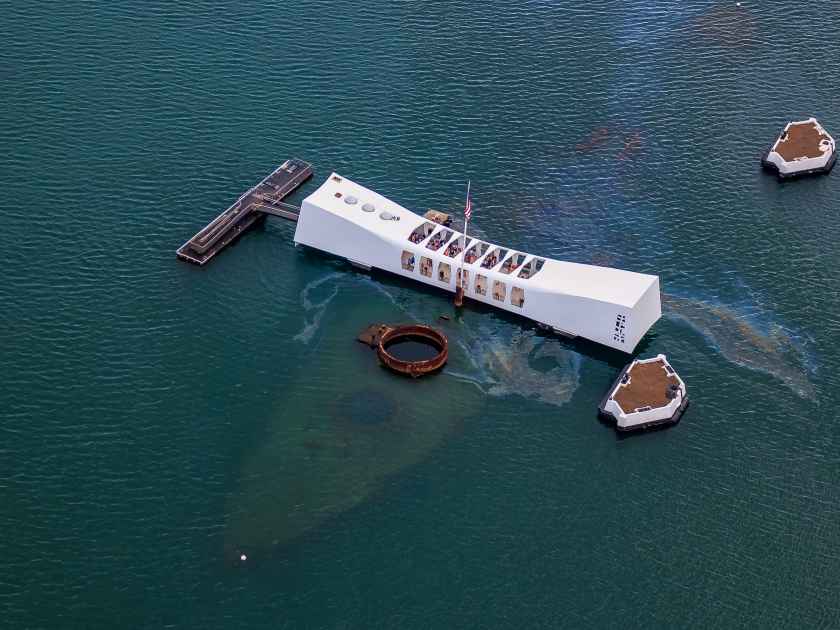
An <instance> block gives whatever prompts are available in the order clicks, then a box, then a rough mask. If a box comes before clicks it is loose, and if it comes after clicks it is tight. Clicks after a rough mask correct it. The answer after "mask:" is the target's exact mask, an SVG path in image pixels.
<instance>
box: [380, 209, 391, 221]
mask: <svg viewBox="0 0 840 630" xmlns="http://www.w3.org/2000/svg"><path fill="white" fill-rule="evenodd" d="M379 218H380V219H382V220H383V221H393V220H394V215H393V214H391V213H390V212H388V211H387V210H385V211H384V212H380V213H379Z"/></svg>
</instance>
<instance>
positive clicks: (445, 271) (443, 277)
mask: <svg viewBox="0 0 840 630" xmlns="http://www.w3.org/2000/svg"><path fill="white" fill-rule="evenodd" d="M451 279H452V269H451V268H450V266H449V263H439V264H438V280H440V281H441V282H445V283H446V284H449V281H450V280H451Z"/></svg>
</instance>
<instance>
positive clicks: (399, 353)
mask: <svg viewBox="0 0 840 630" xmlns="http://www.w3.org/2000/svg"><path fill="white" fill-rule="evenodd" d="M385 350H387V351H388V354H390V355H391V356H393V357H394V358H396V359H399V360H400V361H430V360H431V359H434V358H435V357H436V356H437V355H438V354H440V348H439V347H438V345H437V344H435V343H433V342H432V341H431V340H430V339H427V338H426V337H421V336H418V335H406V336H404V337H399V338H398V339H395V340H394V341H392V342H390V343H388V345H386V346H385Z"/></svg>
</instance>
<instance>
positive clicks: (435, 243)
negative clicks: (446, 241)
mask: <svg viewBox="0 0 840 630" xmlns="http://www.w3.org/2000/svg"><path fill="white" fill-rule="evenodd" d="M441 245H443V239H442V238H441V237H440V236H435V237H434V238H433V239H432V240H431V241H429V244H428V245H426V247H428V248H429V249H431V250H432V251H437V250H439V249H440V246H441Z"/></svg>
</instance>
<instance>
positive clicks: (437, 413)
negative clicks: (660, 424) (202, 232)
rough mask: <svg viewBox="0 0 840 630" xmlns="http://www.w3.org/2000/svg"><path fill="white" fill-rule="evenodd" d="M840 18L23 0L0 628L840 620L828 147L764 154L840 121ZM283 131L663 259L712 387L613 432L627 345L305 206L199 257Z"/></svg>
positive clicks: (344, 163)
mask: <svg viewBox="0 0 840 630" xmlns="http://www.w3.org/2000/svg"><path fill="white" fill-rule="evenodd" d="M839 19H840V13H838V9H837V8H836V7H835V6H833V5H832V4H831V3H822V4H821V5H820V6H819V7H817V6H816V5H815V4H813V3H800V2H792V1H788V0H779V2H775V3H772V6H771V5H770V4H768V3H759V2H751V1H743V2H741V6H740V7H738V6H736V5H735V3H734V2H726V3H723V2H713V1H710V0H700V1H698V2H691V3H687V2H670V1H663V2H655V3H651V2H641V1H639V0H631V1H628V2H608V1H606V0H594V1H592V2H585V3H571V2H560V1H558V2H544V1H527V2H520V3H510V2H496V1H493V0H491V1H489V2H482V3H476V2H466V1H464V0H454V1H449V2H425V3H416V2H368V3H357V2H345V1H343V0H336V1H335V2H331V3H324V2H299V3H260V2H208V3H197V2H180V3H173V2H146V3H127V2H121V1H116V2H109V3H96V2H90V3H42V4H36V3H22V2H18V3H6V4H5V5H4V6H3V7H2V11H0V52H2V64H1V65H0V89H2V94H3V107H2V108H0V146H2V147H3V151H2V152H0V181H2V183H3V196H2V201H0V205H2V208H0V211H2V216H3V226H4V228H5V229H4V232H3V235H4V238H3V241H2V243H3V246H2V247H0V264H2V269H3V280H2V282H0V303H2V307H3V308H2V312H3V317H2V323H3V325H2V327H0V342H2V355H0V356H2V361H1V362H0V365H2V367H3V379H2V386H0V406H1V407H2V410H3V412H2V420H0V531H2V533H3V535H2V537H0V576H2V577H0V610H2V611H3V614H2V616H3V624H4V627H10V628H108V629H111V628H123V627H124V628H160V627H196V628H234V627H247V628H303V627H306V628H430V627H433V628H438V627H439V628H461V627H477V628H511V627H517V628H536V627H542V628H558V627H569V628H605V627H621V628H628V627H633V628H635V627H640V628H641V627H645V628H649V627H688V626H691V627H725V628H731V627H761V628H781V627H789V628H799V627H809V628H816V627H824V628H828V627H840V604H838V597H837V593H838V592H840V553H838V549H840V483H838V482H840V454H838V453H840V429H838V422H840V419H838V414H837V412H836V397H837V394H838V392H840V388H838V385H839V383H838V376H837V375H838V373H840V352H838V350H837V344H836V340H837V339H838V334H840V317H838V312H840V304H838V302H840V298H838V296H840V272H839V271H838V265H837V260H838V256H840V246H838V244H837V243H838V239H837V238H836V232H837V229H836V219H837V212H836V209H837V200H838V197H840V173H834V174H832V175H829V176H827V177H822V178H815V179H811V180H807V181H800V182H792V183H786V184H784V185H780V184H779V183H777V182H776V180H775V179H774V178H771V177H768V176H766V175H764V174H762V173H761V172H760V171H759V168H758V165H759V159H760V157H761V154H762V152H763V151H764V150H766V148H767V146H768V145H769V144H770V143H771V142H772V140H773V139H774V137H775V136H776V134H777V133H778V131H779V129H780V128H781V126H782V125H783V124H784V123H785V122H786V121H787V120H791V119H795V118H802V117H806V116H810V115H814V116H817V117H818V118H819V119H820V120H821V122H822V123H823V124H824V125H825V126H826V127H827V129H828V130H829V131H830V132H833V133H834V134H835V135H838V134H840V104H838V103H840V101H838V99H837V93H838V87H840V85H838V81H840V80H839V79H838V77H840V75H838V73H837V72H836V70H835V68H836V63H837V59H838V53H840V46H838V43H837V42H838V34H840V33H838V27H837V25H838V20H839ZM292 156H296V157H301V158H303V159H306V160H309V161H311V162H312V163H313V164H314V165H315V168H316V181H317V180H319V179H321V178H322V177H325V176H326V175H327V174H328V173H329V172H330V171H331V170H336V171H339V172H341V173H343V174H345V175H346V176H348V177H351V178H353V179H355V180H356V181H359V182H361V183H364V184H365V185H367V186H369V187H371V188H374V189H375V190H377V191H379V192H381V193H382V194H385V195H387V196H389V197H391V198H392V199H394V200H395V201H398V202H400V203H401V204H403V205H405V206H406V207H409V208H412V209H414V210H417V211H425V210H426V209H427V208H437V209H440V210H444V211H451V212H457V211H459V209H460V208H461V206H462V203H463V195H464V187H465V183H466V180H467V179H470V180H471V181H472V187H473V197H474V223H475V231H476V234H480V235H481V236H483V237H486V238H488V239H492V240H494V241H497V242H501V243H503V244H506V245H509V246H512V247H516V248H520V249H523V250H525V251H533V252H538V253H541V254H544V255H548V256H552V257H556V258H562V259H566V260H573V261H579V262H592V263H595V264H599V265H607V266H616V267H622V268H630V269H634V270H637V271H642V272H648V273H656V274H658V275H659V276H660V278H661V282H662V287H663V292H664V295H663V311H664V317H663V318H662V320H661V321H660V322H659V323H657V325H656V326H655V327H654V328H653V329H652V331H651V333H650V334H649V335H648V336H647V337H646V338H645V339H644V340H643V342H642V344H641V346H640V348H639V352H640V353H641V354H643V355H651V354H656V353H658V352H666V353H668V355H669V357H670V359H671V361H672V362H673V364H674V365H675V367H676V368H677V370H678V371H679V373H680V375H681V376H682V377H683V378H684V379H685V381H686V382H687V385H688V389H689V393H690V396H691V399H692V406H691V408H690V410H689V411H688V412H687V414H686V415H685V417H684V419H683V421H682V422H681V424H680V425H678V426H677V427H675V428H673V429H670V430H667V431H660V432H655V433H650V434H646V435H642V436H637V437H630V438H623V439H622V438H619V437H618V436H617V435H616V434H615V432H614V430H613V429H612V428H611V427H609V426H606V425H604V424H601V423H600V422H599V421H598V420H597V418H596V407H597V404H598V402H599V401H600V398H601V396H602V395H603V393H604V391H605V388H606V387H607V386H608V385H609V383H610V382H611V381H612V379H613V378H614V377H615V374H616V373H617V371H618V370H619V369H620V368H621V367H622V365H623V363H624V360H625V359H624V358H623V357H621V356H615V355H613V354H611V353H608V352H605V351H603V350H600V349H598V348H595V347H592V346H578V345H570V344H568V343H566V342H564V341H562V340H558V339H553V338H550V337H543V336H541V335H539V334H537V333H536V332H535V331H534V330H532V329H530V328H528V327H527V326H526V327H523V326H522V325H521V322H519V321H515V320H512V319H507V318H505V317H501V316H499V315H498V314H497V313H494V312H491V311H488V310H486V309H480V308H468V309H466V310H465V312H464V313H463V315H462V316H459V317H456V316H455V315H454V313H453V311H452V307H451V305H450V301H449V298H448V296H446V295H443V294H438V293H434V292H430V291H428V290H422V289H418V288H417V287H413V286H410V285H406V284H404V283H402V282H400V281H398V280H395V279H390V278H381V277H374V278H370V277H368V276H365V275H360V274H358V273H355V272H353V271H351V270H349V269H347V268H345V267H343V266H341V265H340V264H338V263H336V262H335V261H331V260H329V259H326V258H323V257H320V256H317V255H313V254H311V253H307V252H303V251H300V250H296V249H295V248H294V247H292V245H291V237H292V228H293V226H292V225H291V224H286V223H282V222H280V221H275V220H271V221H269V222H268V224H267V226H266V227H265V228H264V229H262V230H259V231H257V232H255V233H253V234H249V235H247V236H246V237H245V238H243V239H242V240H241V242H240V243H238V244H237V245H236V247H233V248H231V249H230V251H227V252H225V253H224V254H222V255H221V256H219V257H218V258H217V259H216V260H215V261H214V262H213V263H212V264H211V265H209V266H208V267H207V268H205V269H198V268H195V267H191V266H188V265H185V264H183V263H180V262H178V261H177V260H176V259H175V257H174V250H175V249H176V248H177V247H178V246H179V245H180V244H181V243H182V242H183V241H184V240H186V239H187V238H188V237H189V236H190V235H192V234H193V233H194V232H195V231H197V230H198V229H199V228H200V227H201V226H203V225H204V224H205V223H206V222H207V221H208V220H209V219H210V218H212V217H213V216H215V215H216V214H217V213H218V212H219V211H220V210H221V209H222V208H224V207H225V206H227V205H228V204H229V203H230V202H231V201H232V200H234V199H235V198H236V197H237V196H238V195H239V194H240V193H241V192H242V191H243V190H245V189H246V188H247V187H248V186H250V185H251V184H253V183H255V182H256V181H258V180H259V179H260V178H261V177H262V176H263V175H264V174H266V173H267V172H268V171H270V170H271V169H272V168H273V167H274V166H276V165H277V164H278V163H279V162H280V161H282V160H283V159H285V158H287V157H292ZM309 189H310V190H311V189H312V185H310V188H309ZM299 200H300V195H299V196H298V197H297V198H296V199H295V201H299ZM441 314H446V315H449V316H450V319H449V320H440V319H438V316H439V315H441ZM411 320H419V321H426V322H432V323H434V324H435V325H438V326H440V327H441V328H442V329H443V330H444V332H445V333H446V334H447V335H448V337H449V339H450V361H449V364H448V365H447V367H446V369H445V370H444V371H443V373H441V374H440V375H437V376H436V377H434V378H431V379H425V380H421V381H419V382H416V383H414V382H408V381H405V380H401V379H398V378H396V377H394V376H391V375H389V374H387V373H385V372H384V371H383V370H381V369H380V368H379V367H378V366H377V365H376V362H375V356H374V354H373V353H372V352H371V351H370V350H368V349H367V348H366V347H364V346H362V345H361V344H358V343H356V342H355V341H354V337H355V335H356V334H357V333H358V332H359V330H360V329H361V328H362V327H363V326H365V325H367V324H368V323H370V322H374V321H411ZM243 553H244V554H245V555H246V557H247V560H246V561H245V562H244V563H243V562H241V560H239V557H240V556H241V555H242V554H243Z"/></svg>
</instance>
